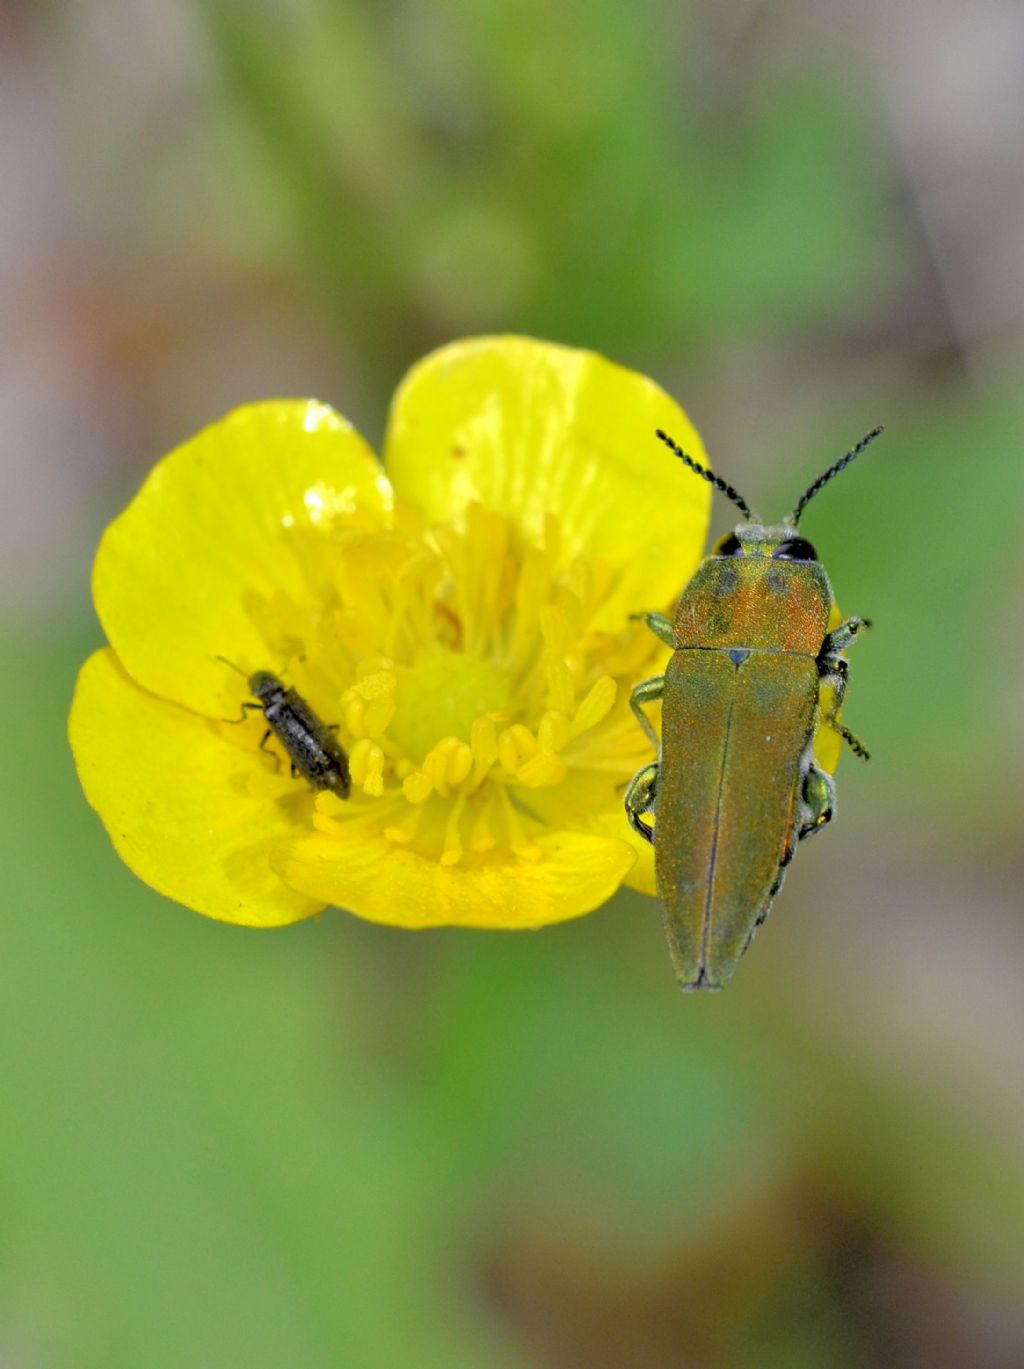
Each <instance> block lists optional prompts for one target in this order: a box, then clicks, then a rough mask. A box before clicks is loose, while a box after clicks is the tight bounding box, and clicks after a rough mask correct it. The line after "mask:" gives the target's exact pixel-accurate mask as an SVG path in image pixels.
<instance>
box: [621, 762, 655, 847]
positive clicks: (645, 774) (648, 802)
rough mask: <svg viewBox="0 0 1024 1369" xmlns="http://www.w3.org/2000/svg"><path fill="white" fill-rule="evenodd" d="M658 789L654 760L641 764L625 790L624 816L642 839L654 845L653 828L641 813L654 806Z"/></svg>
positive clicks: (648, 810)
mask: <svg viewBox="0 0 1024 1369" xmlns="http://www.w3.org/2000/svg"><path fill="white" fill-rule="evenodd" d="M657 791H658V767H657V764H656V763H655V762H654V761H651V762H650V764H649V765H644V766H641V767H640V769H639V770H638V771H637V772H636V774H635V775H634V776H633V778H632V779H631V780H630V782H629V788H628V789H627V790H626V797H625V800H624V802H625V805H626V817H627V818H628V819H629V825H630V827H632V829H633V831H634V832H639V833H640V835H641V836H642V837H643V839H644V841H649V842H650V843H651V845H652V846H653V845H654V828H653V827H652V826H651V824H650V823H649V822H644V820H643V817H642V814H644V813H649V812H650V811H651V809H652V808H653V807H654V800H655V797H656V795H657Z"/></svg>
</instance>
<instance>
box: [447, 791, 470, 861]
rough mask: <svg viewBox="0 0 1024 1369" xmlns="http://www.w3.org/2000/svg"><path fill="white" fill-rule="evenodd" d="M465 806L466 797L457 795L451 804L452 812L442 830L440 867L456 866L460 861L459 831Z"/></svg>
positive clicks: (460, 841) (460, 842)
mask: <svg viewBox="0 0 1024 1369" xmlns="http://www.w3.org/2000/svg"><path fill="white" fill-rule="evenodd" d="M465 804H466V796H465V795H464V794H459V796H458V797H457V798H456V800H455V802H454V803H453V804H452V811H451V813H450V814H449V816H448V822H447V824H446V825H445V829H444V846H443V847H442V848H441V864H442V865H458V863H459V861H460V860H461V859H462V837H461V835H460V830H459V829H460V826H461V823H462V810H463V808H464V807H465Z"/></svg>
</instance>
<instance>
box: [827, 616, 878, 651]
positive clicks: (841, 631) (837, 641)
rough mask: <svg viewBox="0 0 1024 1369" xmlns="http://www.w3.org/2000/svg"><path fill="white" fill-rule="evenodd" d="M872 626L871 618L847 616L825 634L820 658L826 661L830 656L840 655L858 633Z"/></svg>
mask: <svg viewBox="0 0 1024 1369" xmlns="http://www.w3.org/2000/svg"><path fill="white" fill-rule="evenodd" d="M870 626H871V619H870V618H857V617H854V618H847V619H846V621H845V622H843V623H840V624H839V626H838V627H836V628H833V629H832V631H831V632H828V633H826V634H825V640H824V641H823V642H822V644H821V650H820V651H819V652H818V660H819V661H826V660H827V659H828V658H829V657H830V656H838V655H839V654H840V652H843V651H845V650H846V648H847V647H848V646H849V645H850V643H851V642H852V641H853V639H854V637H856V636H857V634H858V633H860V632H863V631H864V629H865V628H867V627H870Z"/></svg>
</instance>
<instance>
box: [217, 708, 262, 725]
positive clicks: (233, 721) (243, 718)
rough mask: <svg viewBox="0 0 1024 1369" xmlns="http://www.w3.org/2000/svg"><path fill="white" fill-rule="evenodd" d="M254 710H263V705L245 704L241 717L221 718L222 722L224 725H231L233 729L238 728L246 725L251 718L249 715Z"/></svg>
mask: <svg viewBox="0 0 1024 1369" xmlns="http://www.w3.org/2000/svg"><path fill="white" fill-rule="evenodd" d="M254 708H259V709H262V708H263V705H262V704H257V703H244V704H243V705H242V712H241V715H240V716H239V717H237V718H221V722H222V723H228V724H230V726H232V727H237V726H238V724H239V723H244V722H245V721H247V719H248V717H249V713H250V712H251V710H252V709H254Z"/></svg>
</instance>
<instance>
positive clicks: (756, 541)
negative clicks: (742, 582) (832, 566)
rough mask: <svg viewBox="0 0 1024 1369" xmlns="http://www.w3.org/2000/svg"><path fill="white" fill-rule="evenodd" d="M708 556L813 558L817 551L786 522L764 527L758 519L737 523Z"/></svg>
mask: <svg viewBox="0 0 1024 1369" xmlns="http://www.w3.org/2000/svg"><path fill="white" fill-rule="evenodd" d="M711 555H712V556H722V557H728V556H765V557H770V558H771V560H773V561H817V559H818V553H817V552H816V551H815V550H814V547H813V546H812V545H811V543H810V542H808V540H807V538H806V537H800V536H799V535H798V534H797V531H796V529H795V528H794V527H791V526H790V525H789V524H787V523H783V524H781V525H780V526H779V527H774V528H767V527H764V526H763V525H762V524H761V523H741V524H740V525H739V527H738V528H737V529H736V531H735V532H727V533H726V534H725V536H724V537H720V538H719V539H718V541H717V542H716V543H715V545H714V546H713V547H712V548H711Z"/></svg>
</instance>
